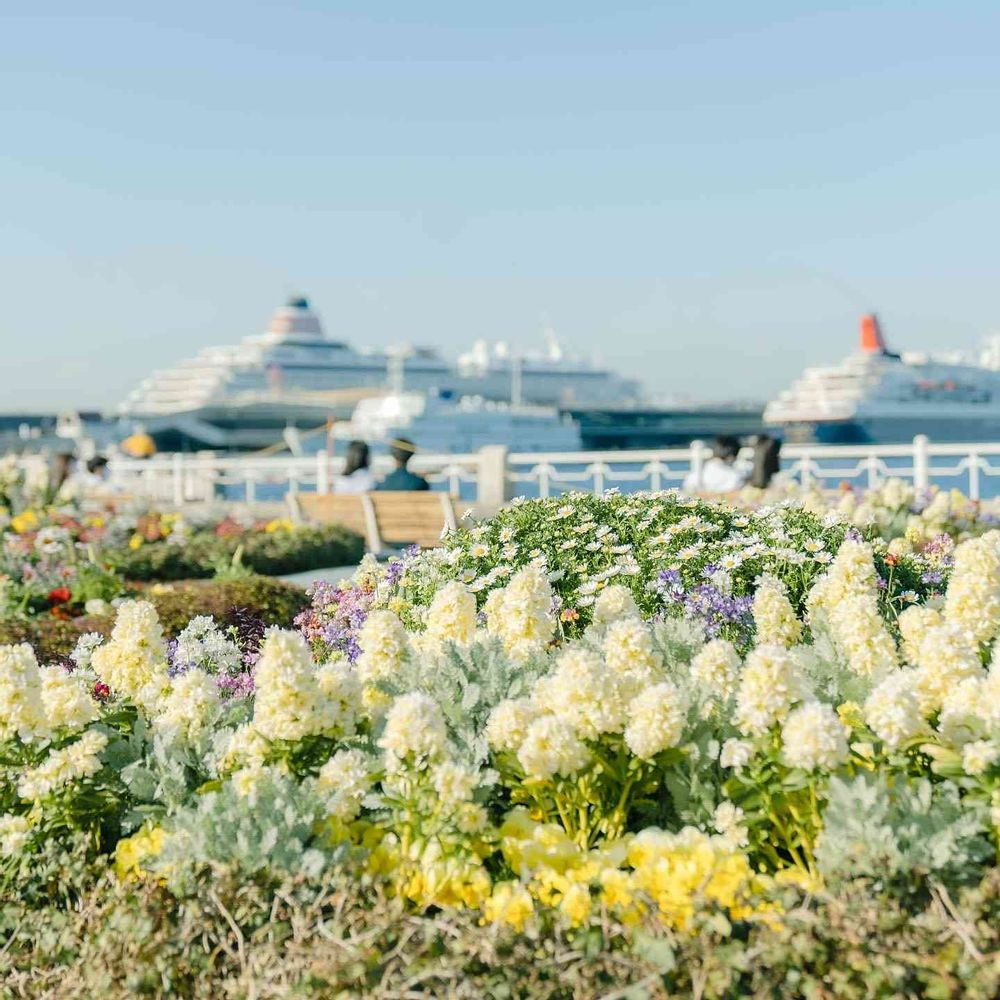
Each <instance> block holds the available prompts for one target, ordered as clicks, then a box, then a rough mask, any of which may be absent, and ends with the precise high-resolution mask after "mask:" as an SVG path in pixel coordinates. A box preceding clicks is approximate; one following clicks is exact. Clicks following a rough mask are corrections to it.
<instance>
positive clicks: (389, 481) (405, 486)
mask: <svg viewBox="0 0 1000 1000" xmlns="http://www.w3.org/2000/svg"><path fill="white" fill-rule="evenodd" d="M416 450H417V448H416V445H415V444H414V443H413V442H412V441H410V440H409V439H408V438H393V439H392V440H391V441H390V442H389V454H390V455H392V458H393V461H394V462H395V463H396V468H395V469H393V470H392V472H390V473H389V475H388V476H386V477H385V479H383V480H382V482H380V483H379V484H378V486H376V487H375V489H376V490H383V491H386V492H388V491H391V490H407V491H410V492H414V491H417V490H429V489H430V488H431V484H430V483H429V482H427V480H426V479H424V477H423V476H418V475H416V473H413V472H410V470H409V469H408V468H407V467H406V466H407V464H408V463H409V461H410V459H411V458H413V455H414V453H415V452H416Z"/></svg>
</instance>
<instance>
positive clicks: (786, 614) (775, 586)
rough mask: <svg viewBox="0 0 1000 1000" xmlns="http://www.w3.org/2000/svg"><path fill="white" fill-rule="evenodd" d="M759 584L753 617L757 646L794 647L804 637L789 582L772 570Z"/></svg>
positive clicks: (761, 578) (760, 579)
mask: <svg viewBox="0 0 1000 1000" xmlns="http://www.w3.org/2000/svg"><path fill="white" fill-rule="evenodd" d="M756 583H757V590H756V591H755V593H754V597H753V620H754V625H755V626H756V629H757V640H756V641H757V645H764V644H767V643H774V644H776V645H778V646H794V645H795V644H796V643H797V642H798V641H799V639H800V638H801V636H802V626H801V624H800V623H799V620H798V618H797V617H796V616H795V609H794V608H793V607H792V604H791V601H789V600H788V591H787V590H786V589H785V585H784V584H783V583H782V582H781V581H780V580H779V579H778V578H777V577H776V576H772V575H771V574H770V573H765V574H764V575H763V576H762V577H760V578H759V579H758V580H757V582H756Z"/></svg>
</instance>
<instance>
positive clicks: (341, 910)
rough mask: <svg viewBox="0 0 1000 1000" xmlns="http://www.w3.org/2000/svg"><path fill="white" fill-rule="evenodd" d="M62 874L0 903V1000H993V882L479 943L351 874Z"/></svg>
mask: <svg viewBox="0 0 1000 1000" xmlns="http://www.w3.org/2000/svg"><path fill="white" fill-rule="evenodd" d="M58 869H59V862H58V861H56V860H55V859H53V869H52V872H51V874H52V877H53V879H54V880H56V879H59V881H58V883H56V882H55V881H54V883H53V884H58V886H59V893H60V894H61V895H62V897H63V899H64V901H65V902H69V903H70V904H71V905H68V906H67V905H65V902H64V904H63V905H52V904H51V903H49V904H48V905H45V906H43V907H41V908H37V909H36V908H33V907H32V906H31V904H30V903H29V902H27V901H24V900H8V901H7V902H6V903H5V904H3V903H0V941H2V942H4V950H5V951H6V956H5V969H4V970H3V971H0V994H2V995H5V996H6V995H11V996H31V997H43V996H46V997H48V996H51V997H60V998H84V997H87V998H89V997H95V996H99V997H102V998H104V1000H124V998H126V997H129V998H131V997H136V996H150V997H153V996H157V997H161V996H162V997H165V996H171V997H181V998H205V1000H208V998H219V997H234V998H235V997H248V996H253V997H256V998H258V1000H271V998H275V1000H276V998H278V997H290V996H295V997H300V998H313V1000H319V998H334V997H336V998H341V997H344V998H346V997H362V996H363V997H368V998H389V997H394V998H398V997H423V996H426V997H457V998H463V997H468V998H477V1000H478V998H481V997H510V998H513V997H525V998H528V997H530V998H533V1000H535V998H537V1000H575V998H597V997H605V998H608V997H617V998H619V1000H653V998H657V1000H679V998H682V997H683V998H690V997H693V996H697V997H700V998H703V1000H730V998H736V997H741V998H750V1000H801V998H807V1000H834V998H836V1000H865V998H870V997H884V998H900V1000H906V998H923V997H934V998H937V1000H948V998H954V1000H959V998H962V1000H992V998H994V997H996V996H997V995H998V990H1000V951H998V937H1000V903H998V900H1000V872H998V871H997V870H993V871H992V872H991V873H990V874H989V875H988V876H987V877H986V879H985V880H984V881H983V882H982V883H981V884H980V885H977V886H974V887H972V888H971V889H968V890H964V891H963V892H962V893H961V894H960V895H957V896H955V897H952V896H949V895H948V894H947V893H944V892H943V890H940V889H935V888H933V887H929V889H930V891H929V892H927V893H925V894H924V896H923V897H922V898H921V900H920V901H919V902H918V903H916V904H914V905H913V906H912V907H911V908H905V907H903V906H902V905H901V904H900V901H899V900H898V898H896V897H893V896H890V895H888V894H886V893H884V892H881V891H880V890H879V888H878V886H877V885H873V884H870V883H867V882H853V883H848V884H846V885H844V886H841V887H840V888H839V890H838V891H837V892H836V893H833V894H825V893H821V894H820V895H818V896H816V897H812V898H810V897H808V896H807V897H803V896H802V895H801V894H799V893H797V892H792V891H789V892H788V894H787V896H786V897H785V899H784V905H783V906H782V907H781V910H783V914H782V916H781V918H780V919H776V916H777V912H776V914H775V916H774V917H772V918H770V919H768V920H752V921H745V922H738V923H736V924H730V923H729V921H728V920H726V919H725V918H723V917H721V915H718V914H711V913H709V914H707V915H706V916H705V917H704V918H703V920H702V921H701V922H700V924H699V925H698V926H697V927H693V928H691V929H690V930H689V931H684V932H676V933H674V932H670V931H668V930H666V929H664V928H663V927H662V926H658V925H655V924H653V923H649V924H644V925H640V926H637V927H631V928H626V927H623V926H621V925H619V924H617V923H615V922H614V921H613V920H604V921H601V920H600V919H596V920H595V921H594V922H593V923H592V924H591V925H590V926H589V927H587V928H584V929H582V930H580V931H574V932H566V931H565V930H564V929H560V927H558V926H553V925H551V924H545V925H543V927H542V928H541V929H540V930H539V931H538V932H536V933H534V934H532V935H527V934H516V933H514V932H513V931H511V930H509V929H500V928H496V927H493V926H486V927H484V926H481V922H480V918H479V915H478V913H476V912H475V911H472V912H470V911H461V912H448V913H443V912H438V913H434V914H427V915H417V914H414V913H411V912H407V911H406V910H405V909H404V908H403V906H402V905H401V904H400V903H399V901H398V900H393V899H388V898H386V897H385V896H384V895H383V894H382V893H381V892H380V891H379V890H378V889H377V888H375V887H372V886H371V885H370V884H368V885H366V884H365V882H364V881H363V880H357V881H356V880H355V879H353V878H351V877H348V874H347V872H342V873H340V874H334V875H332V876H331V877H330V878H329V880H328V881H327V882H326V884H323V885H318V884H316V883H309V882H306V881H304V880H302V879H298V880H292V881H287V882H285V883H283V884H282V885H281V886H279V887H277V888H278V889H279V891H277V892H275V891H274V889H275V887H273V886H272V887H262V886H260V885H257V884H254V883H253V882H247V881H246V880H245V879H243V878H232V877H228V876H227V875H226V874H225V873H224V872H214V873H212V874H211V875H209V874H208V873H206V875H205V878H204V880H203V882H202V884H201V885H199V886H198V887H197V890H196V891H195V892H194V893H192V894H191V895H190V896H188V897H186V898H183V899H177V898H175V897H173V896H171V895H170V894H169V893H168V892H167V890H166V889H165V888H163V887H162V886H158V885H156V884H153V883H150V882H147V883H145V884H136V883H131V884H128V885H125V886H121V885H118V884H117V883H116V882H115V881H114V879H113V878H112V877H107V876H105V877H104V878H103V879H102V880H101V881H100V882H99V883H98V884H97V885H96V886H95V887H93V888H91V889H88V890H83V891H81V892H80V894H79V895H78V896H75V897H73V893H72V891H70V893H69V896H70V897H73V898H67V894H66V890H67V888H69V887H70V886H71V884H72V882H73V881H74V873H73V872H72V871H67V872H65V873H63V872H60V871H59V870H58ZM77 874H79V873H77ZM5 989H6V990H7V991H8V992H4V990H5Z"/></svg>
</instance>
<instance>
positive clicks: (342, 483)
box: [333, 441, 375, 493]
mask: <svg viewBox="0 0 1000 1000" xmlns="http://www.w3.org/2000/svg"><path fill="white" fill-rule="evenodd" d="M374 486H375V477H374V476H373V475H372V470H371V469H370V468H369V453H368V445H366V444H365V443H364V441H352V442H351V443H350V444H349V445H348V446H347V451H346V452H345V454H344V471H343V472H342V473H341V474H340V475H339V476H334V477H333V492H334V493H368V492H370V491H371V490H372V489H373V488H374Z"/></svg>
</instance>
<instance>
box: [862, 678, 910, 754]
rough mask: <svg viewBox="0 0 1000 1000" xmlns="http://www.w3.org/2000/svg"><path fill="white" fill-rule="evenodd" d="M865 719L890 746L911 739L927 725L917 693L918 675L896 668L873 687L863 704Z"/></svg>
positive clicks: (895, 745) (891, 747)
mask: <svg viewBox="0 0 1000 1000" xmlns="http://www.w3.org/2000/svg"><path fill="white" fill-rule="evenodd" d="M864 716H865V722H866V723H867V724H868V726H869V728H870V729H871V730H872V732H873V733H875V735H876V736H877V737H878V738H879V739H880V740H882V742H883V743H885V745H886V746H887V747H889V748H890V749H895V748H896V747H898V746H899V745H900V744H902V743H904V742H906V741H907V740H910V739H912V738H913V737H914V736H916V735H917V734H918V733H919V732H920V731H921V730H922V729H923V728H924V719H923V716H922V715H921V713H920V701H919V699H918V697H917V690H916V675H915V673H914V671H912V670H896V671H894V672H893V673H891V674H889V675H888V676H887V677H886V678H885V679H884V680H882V681H880V682H879V684H878V685H877V686H876V687H875V688H874V690H873V691H872V692H871V694H870V695H868V698H867V700H866V701H865V704H864Z"/></svg>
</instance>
